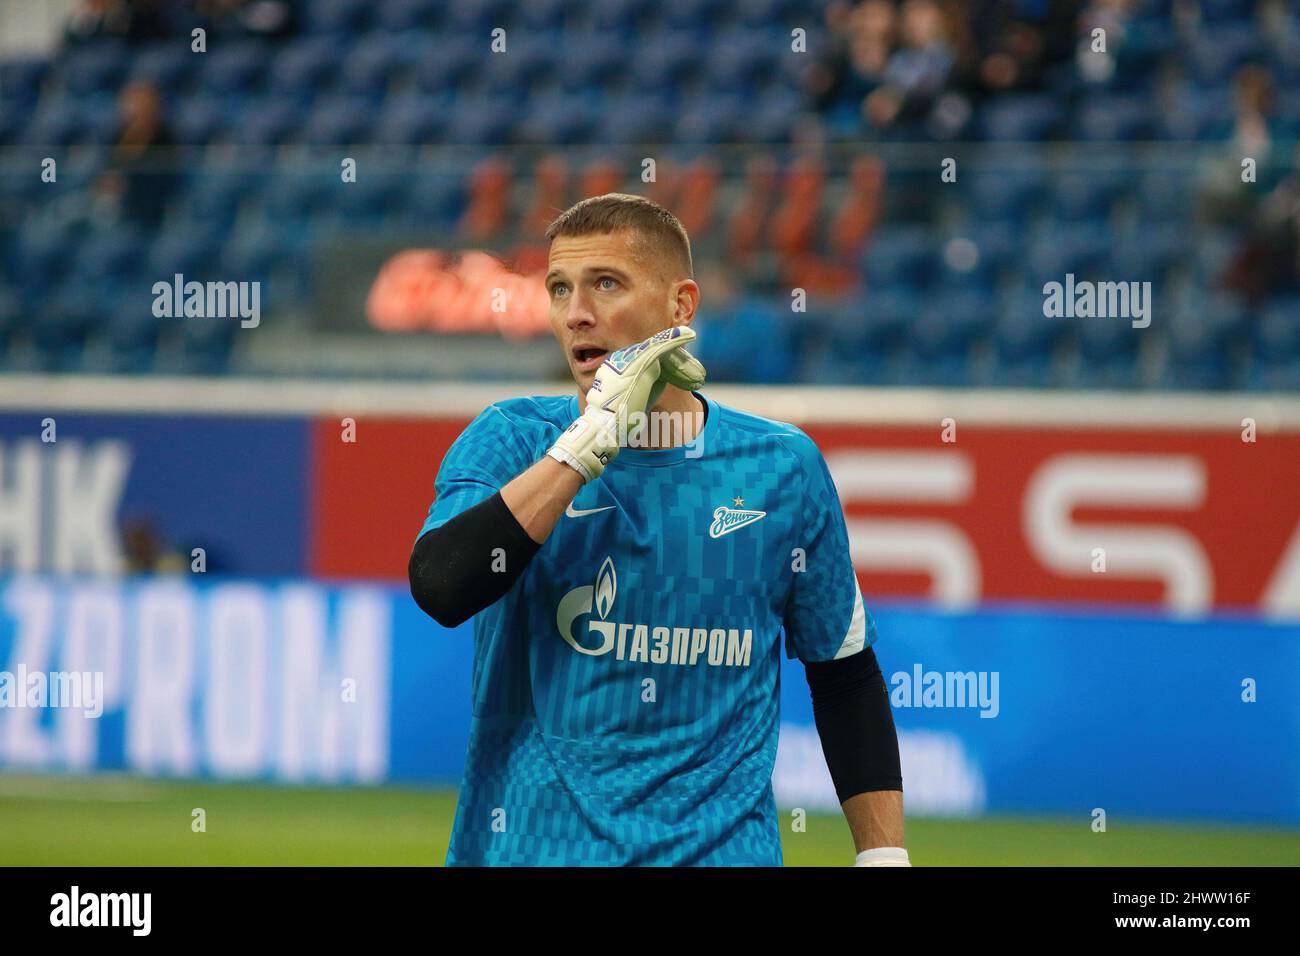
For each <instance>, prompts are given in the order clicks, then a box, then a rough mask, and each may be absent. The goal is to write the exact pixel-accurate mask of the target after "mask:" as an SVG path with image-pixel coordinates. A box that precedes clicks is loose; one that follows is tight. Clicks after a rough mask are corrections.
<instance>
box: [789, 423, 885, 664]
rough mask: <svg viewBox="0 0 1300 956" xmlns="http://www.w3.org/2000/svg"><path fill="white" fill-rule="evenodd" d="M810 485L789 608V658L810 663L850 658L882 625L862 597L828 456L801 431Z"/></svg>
mask: <svg viewBox="0 0 1300 956" xmlns="http://www.w3.org/2000/svg"><path fill="white" fill-rule="evenodd" d="M800 436H801V439H802V441H801V442H800V446H801V447H800V452H801V454H800V458H801V461H802V463H803V472H804V477H805V481H806V484H805V487H804V492H803V495H802V525H801V527H802V533H801V534H800V536H799V539H798V540H797V541H796V542H795V547H799V548H803V549H804V556H803V564H802V570H796V571H795V573H794V580H793V584H792V586H791V591H790V596H789V599H788V602H787V604H786V608H785V622H784V624H785V644H786V657H788V658H792V659H793V658H795V657H798V658H799V659H800V660H802V661H804V662H805V663H814V662H818V661H829V660H835V659H838V658H841V657H849V656H850V655H853V654H856V653H858V652H859V651H861V650H863V649H864V648H867V647H870V646H871V645H872V644H874V643H875V640H876V625H875V622H874V621H873V620H872V619H871V614H870V612H869V611H868V610H867V608H866V606H865V605H864V604H863V602H862V592H861V590H860V589H859V588H858V579H857V574H856V573H855V572H854V570H853V559H852V557H851V555H850V552H849V536H848V529H847V528H846V527H845V524H844V509H843V508H842V507H841V506H840V496H839V493H838V492H836V490H835V483H834V482H833V481H832V480H831V474H830V470H829V469H828V468H827V467H826V460H825V459H824V458H823V457H822V455H821V452H820V451H818V449H817V446H816V445H815V444H813V441H812V439H811V438H808V437H807V436H806V435H803V433H802V432H801V433H800Z"/></svg>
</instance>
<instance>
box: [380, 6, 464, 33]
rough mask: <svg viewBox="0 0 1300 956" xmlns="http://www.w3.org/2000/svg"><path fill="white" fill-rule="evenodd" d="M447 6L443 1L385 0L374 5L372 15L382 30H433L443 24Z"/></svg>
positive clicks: (396, 31) (398, 31) (394, 31)
mask: <svg viewBox="0 0 1300 956" xmlns="http://www.w3.org/2000/svg"><path fill="white" fill-rule="evenodd" d="M445 6H446V4H445V3H443V2H442V0H384V2H383V3H376V4H374V6H373V9H372V11H371V15H372V16H373V18H374V26H375V27H377V28H378V29H381V30H387V31H391V32H393V33H400V32H402V31H403V30H431V29H434V28H436V27H437V26H438V25H439V24H440V23H441V22H442V17H443V10H444V8H445Z"/></svg>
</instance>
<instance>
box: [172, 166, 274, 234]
mask: <svg viewBox="0 0 1300 956" xmlns="http://www.w3.org/2000/svg"><path fill="white" fill-rule="evenodd" d="M255 182H256V181H255V180H254V179H252V178H251V177H249V176H247V175H244V174H242V173H236V172H222V171H215V170H204V171H203V172H202V173H201V174H199V175H196V176H195V177H194V178H193V180H192V181H191V182H190V183H189V185H188V187H187V189H186V191H185V194H184V196H183V198H182V200H181V209H182V211H183V213H184V215H185V216H186V218H188V219H189V220H190V221H192V222H194V223H195V224H196V225H202V226H208V227H209V228H212V229H216V230H219V231H221V232H225V231H227V230H228V229H229V228H230V227H231V226H232V225H234V223H235V220H236V219H237V218H238V216H239V212H240V209H241V207H242V206H243V205H244V202H245V200H246V198H247V197H248V196H249V195H250V194H251V193H252V191H253V189H254V186H255Z"/></svg>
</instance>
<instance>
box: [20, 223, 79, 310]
mask: <svg viewBox="0 0 1300 956" xmlns="http://www.w3.org/2000/svg"><path fill="white" fill-rule="evenodd" d="M78 236H79V230H78V229H77V227H76V226H75V225H74V224H72V223H70V222H66V221H64V220H61V219H53V218H51V219H48V220H47V219H41V218H35V219H32V220H30V221H28V222H25V223H23V224H22V225H21V226H20V227H19V231H18V236H17V241H16V242H15V244H14V249H13V256H12V258H13V261H14V264H15V269H14V273H13V275H14V279H15V281H16V282H17V283H18V285H19V288H20V290H21V291H22V292H23V294H24V297H25V298H27V299H33V298H39V297H41V296H43V295H45V294H46V293H47V292H49V291H50V290H51V289H53V288H54V287H55V286H57V285H58V283H59V282H60V281H61V280H62V279H63V278H64V276H66V275H67V274H68V272H69V270H70V269H71V266H72V254H71V250H72V249H74V248H75V246H76V243H77V239H78Z"/></svg>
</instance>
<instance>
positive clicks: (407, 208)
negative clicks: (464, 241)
mask: <svg viewBox="0 0 1300 956" xmlns="http://www.w3.org/2000/svg"><path fill="white" fill-rule="evenodd" d="M465 202H466V200H465V191H464V180H463V179H462V178H461V177H459V176H448V175H438V174H434V173H428V172H423V173H420V174H418V175H416V176H414V177H413V179H412V180H411V181H410V182H409V183H408V184H407V196H406V203H405V204H404V205H403V207H402V209H401V210H399V214H400V218H401V219H402V221H404V222H406V223H407V224H408V225H409V226H411V227H412V228H415V229H419V230H423V231H428V232H437V231H446V230H449V229H451V228H453V227H454V225H455V224H456V222H457V221H458V220H459V219H460V217H461V215H462V214H463V213H464V211H465Z"/></svg>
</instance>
